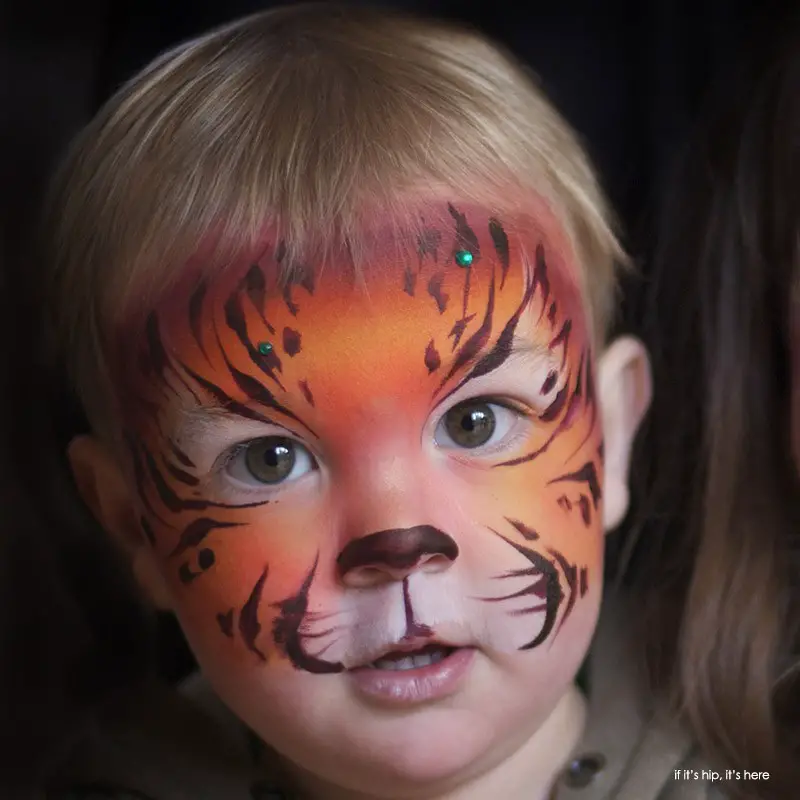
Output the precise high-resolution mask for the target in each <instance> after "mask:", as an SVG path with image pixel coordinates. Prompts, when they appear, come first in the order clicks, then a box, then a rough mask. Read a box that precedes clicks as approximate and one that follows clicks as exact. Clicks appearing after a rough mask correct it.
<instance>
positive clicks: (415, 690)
mask: <svg viewBox="0 0 800 800" xmlns="http://www.w3.org/2000/svg"><path fill="white" fill-rule="evenodd" d="M404 645H406V646H403V645H401V646H399V647H398V646H397V645H395V646H393V648H392V649H391V650H386V651H384V652H383V653H381V654H380V655H379V656H378V657H377V658H374V659H372V660H371V661H369V662H367V663H364V664H362V665H361V666H358V667H355V668H353V669H351V670H349V671H348V672H349V676H350V680H351V681H352V683H353V686H354V688H355V689H356V690H357V691H358V692H359V693H360V694H361V695H362V696H363V697H365V698H366V699H368V700H370V701H372V702H377V703H379V704H381V705H390V706H395V707H397V706H406V707H410V706H416V705H419V704H423V703H430V702H434V701H437V700H440V699H442V698H444V697H447V696H448V695H451V694H454V693H455V692H457V691H459V690H460V688H461V687H462V686H463V685H464V681H465V680H466V678H467V675H468V674H469V672H470V670H471V668H472V665H473V663H474V661H475V656H476V652H477V651H476V649H475V648H474V647H466V646H455V645H450V644H443V643H441V642H431V641H428V642H426V643H424V644H422V643H420V642H410V643H404Z"/></svg>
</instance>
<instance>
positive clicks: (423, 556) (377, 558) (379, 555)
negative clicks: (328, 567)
mask: <svg viewBox="0 0 800 800" xmlns="http://www.w3.org/2000/svg"><path fill="white" fill-rule="evenodd" d="M457 558H458V545H457V544H456V543H455V540H454V539H453V538H452V537H451V536H449V535H448V534H446V533H445V532H444V531H441V530H439V529H438V528H434V527H433V526H432V525H415V526H414V527H411V528H392V529H390V530H384V531H377V532H375V533H370V534H368V535H367V536H362V537H361V538H359V539H353V540H351V541H349V542H348V543H347V544H346V545H345V546H344V548H343V549H342V551H341V553H339V557H338V558H337V560H336V564H337V567H338V570H339V577H340V579H341V581H342V582H343V583H344V584H345V585H346V586H350V587H353V588H364V587H367V586H375V585H378V584H381V583H387V582H389V581H402V580H404V579H405V578H407V577H408V576H409V575H411V574H412V573H413V572H417V571H423V572H440V571H442V570H445V569H447V568H448V567H449V566H450V565H451V564H452V563H453V562H454V561H455V560H456V559H457Z"/></svg>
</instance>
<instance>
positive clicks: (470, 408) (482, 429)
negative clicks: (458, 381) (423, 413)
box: [435, 399, 521, 450]
mask: <svg viewBox="0 0 800 800" xmlns="http://www.w3.org/2000/svg"><path fill="white" fill-rule="evenodd" d="M520 416H521V414H520V412H517V411H515V410H513V409H510V408H507V407H505V406H503V405H500V404H499V403H490V402H488V401H487V400H480V399H477V400H467V401H465V402H463V403H459V404H458V405H456V406H453V407H452V408H451V409H450V410H449V411H448V412H447V413H446V414H445V415H444V416H443V417H442V419H441V421H440V422H439V425H438V429H437V431H436V437H435V438H436V443H437V444H438V445H439V446H440V447H457V448H461V449H465V450H475V449H477V448H479V447H485V446H486V445H490V444H492V443H494V442H495V441H497V440H502V439H503V438H505V436H506V435H507V434H508V432H509V430H510V429H511V428H512V427H513V426H514V423H515V422H516V420H517V419H518V418H519V417H520Z"/></svg>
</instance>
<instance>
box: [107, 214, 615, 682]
mask: <svg viewBox="0 0 800 800" xmlns="http://www.w3.org/2000/svg"><path fill="white" fill-rule="evenodd" d="M441 211H442V213H441V215H439V216H438V217H437V220H438V221H437V224H435V225H431V226H429V227H428V228H427V229H426V230H425V232H424V233H423V236H422V237H420V239H419V240H418V241H415V242H403V241H400V242H399V243H398V241H397V240H394V239H388V240H387V243H386V244H385V245H384V244H380V239H377V240H376V241H378V242H379V243H378V245H376V246H375V248H373V251H371V253H370V260H369V263H368V264H367V266H366V279H365V282H364V284H363V285H361V284H359V283H357V282H354V281H353V279H352V272H351V265H350V262H349V261H348V257H347V254H346V253H340V254H338V256H337V255H336V254H334V255H333V256H332V257H330V258H329V259H328V261H327V263H326V264H325V266H324V269H321V270H319V269H311V270H309V271H308V272H307V273H306V277H305V280H304V281H303V282H302V283H298V284H294V285H290V286H289V287H287V288H285V289H284V288H281V287H279V286H278V285H277V283H276V281H275V279H274V275H275V273H276V271H277V260H278V259H279V258H280V247H279V246H278V245H276V246H274V247H271V248H269V249H268V250H267V251H266V254H265V255H264V257H263V258H261V259H260V260H259V262H258V263H256V264H247V265H245V266H243V267H241V268H231V269H229V270H227V271H225V272H224V273H223V274H221V275H219V276H217V277H215V278H214V279H213V280H205V281H197V282H196V283H195V284H194V285H192V286H182V287H180V288H179V289H178V290H176V291H175V292H174V293H172V295H171V296H170V297H169V298H166V299H165V301H164V302H163V303H162V304H161V305H159V307H158V308H156V309H154V310H152V313H150V314H149V316H148V318H147V323H146V325H145V327H144V331H143V334H142V336H141V337H139V338H138V339H137V348H136V355H135V359H128V360H126V362H125V363H127V364H133V365H135V368H134V369H131V371H130V373H129V374H128V375H127V376H126V382H125V388H124V390H123V391H122V392H121V395H122V396H123V399H124V401H125V402H124V408H125V409H126V419H127V427H128V430H129V433H130V436H129V443H130V449H131V457H132V463H133V465H134V473H135V476H136V482H137V487H138V494H139V497H140V498H141V507H142V525H143V528H144V531H145V534H146V536H147V537H148V539H149V540H150V543H151V546H152V547H153V548H154V549H155V551H156V552H157V553H158V555H159V558H160V559H161V561H162V563H163V567H164V569H165V570H166V572H167V575H168V576H169V579H170V582H171V586H172V590H173V594H174V597H175V598H176V605H177V606H178V607H179V613H180V614H181V618H182V620H183V622H184V626H185V627H189V628H192V629H195V630H198V631H200V630H201V631H203V633H202V634H198V637H201V636H202V637H211V636H213V637H216V646H217V647H218V648H219V649H221V650H223V651H224V653H225V655H224V656H222V658H224V659H226V663H228V664H236V663H240V664H248V665H250V666H251V667H253V668H267V669H276V670H278V669H279V670H283V669H285V668H293V669H296V670H300V671H303V672H306V673H316V674H320V673H328V674H332V673H338V672H342V671H344V670H348V669H352V668H355V667H357V666H359V665H363V664H365V663H366V662H368V661H371V660H372V659H374V658H376V657H379V656H381V655H382V654H385V653H386V652H387V651H390V650H392V649H393V648H394V647H397V646H398V645H399V644H402V643H403V642H417V643H424V642H425V641H426V640H436V641H441V642H447V643H450V644H453V645H464V646H466V645H469V646H471V647H478V648H482V649H484V650H486V651H487V652H499V653H520V654H521V657H522V656H523V655H524V653H526V652H527V651H530V650H534V649H536V648H538V647H539V646H540V645H542V644H544V643H546V642H548V641H551V640H553V639H554V638H555V637H558V636H559V635H560V631H561V630H562V629H563V627H564V626H565V625H567V624H568V623H569V620H570V618H571V616H572V615H573V614H574V613H575V612H576V609H577V608H579V607H580V605H581V602H582V599H583V598H584V596H585V595H586V594H587V592H588V591H589V582H590V580H591V581H596V580H599V578H600V571H601V560H602V546H603V530H602V524H601V502H602V440H601V430H600V418H599V414H598V409H597V405H596V400H595V396H594V389H593V381H592V369H593V361H592V353H591V349H590V337H589V332H588V328H587V324H586V320H585V318H584V313H583V309H582V302H581V297H580V292H579V290H578V288H577V281H576V280H575V270H576V267H575V265H574V264H573V263H571V262H570V255H569V248H568V247H567V246H566V244H565V242H564V239H563V235H562V234H561V232H560V229H559V228H558V226H557V224H556V223H555V221H554V220H553V219H551V218H548V217H546V216H545V217H544V218H543V219H540V220H539V223H538V224H537V226H535V227H531V226H527V227H525V229H524V230H522V228H523V226H521V225H516V226H514V227H513V230H512V228H511V226H506V225H504V223H503V222H502V221H500V220H498V219H494V218H491V217H490V216H489V215H488V214H486V212H484V211H482V210H480V209H473V208H469V209H466V210H465V209H459V208H455V207H453V206H448V207H447V208H444V209H441ZM507 227H508V230H507V229H506V228H507ZM476 430H477V431H478V433H477V434H476ZM487 431H491V435H490V436H489V438H488V439H487V440H486V441H485V442H481V443H480V444H479V445H478V446H474V442H475V441H479V440H480V439H481V436H483V435H484V434H485V433H486V432H487ZM454 432H455V433H454ZM482 432H483V433H482ZM464 442H467V445H468V446H463V443H464ZM292 459H293V460H292ZM287 464H288V465H290V466H291V469H290V471H289V472H288V473H287V476H286V479H285V480H281V481H279V482H273V483H269V482H266V483H265V482H264V479H263V477H264V475H267V476H269V477H270V478H271V477H272V476H274V475H278V474H280V469H279V467H281V465H283V466H284V467H285V466H286V465H287ZM254 465H255V467H254ZM276 465H277V466H276ZM298 465H299V466H298ZM259 470H260V471H259ZM190 638H191V637H190Z"/></svg>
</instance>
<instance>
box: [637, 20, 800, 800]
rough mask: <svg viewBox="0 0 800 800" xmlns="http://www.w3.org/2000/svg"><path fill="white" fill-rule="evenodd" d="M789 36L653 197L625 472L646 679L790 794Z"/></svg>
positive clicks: (793, 125)
mask: <svg viewBox="0 0 800 800" xmlns="http://www.w3.org/2000/svg"><path fill="white" fill-rule="evenodd" d="M798 44H800V40H798V38H797V35H796V32H795V33H794V35H793V36H789V37H788V46H787V47H786V48H785V50H782V48H780V47H774V49H773V52H772V57H771V58H770V61H771V63H770V65H769V66H768V68H767V69H766V70H764V69H761V70H750V73H751V75H750V78H749V79H748V81H747V85H746V86H745V87H744V88H742V87H741V86H739V85H738V84H735V83H734V82H733V81H731V88H734V89H735V93H732V94H733V96H732V98H729V100H730V101H732V102H729V101H728V100H723V101H722V103H721V104H720V107H719V108H716V110H715V111H714V113H713V115H712V117H711V118H710V119H708V120H707V121H706V125H705V126H704V128H703V130H702V137H701V139H700V141H698V142H696V143H695V144H694V147H693V149H692V150H691V151H690V153H689V154H688V158H687V159H686V163H685V165H684V169H682V170H681V172H680V177H679V180H678V181H677V182H676V190H675V191H674V192H673V195H672V197H671V201H670V202H669V203H668V205H667V213H666V215H665V219H664V225H663V234H662V240H661V245H660V252H659V257H658V259H657V261H656V267H655V270H654V275H653V279H652V281H651V283H650V286H649V290H648V295H649V298H648V302H647V303H645V304H644V306H643V311H644V323H645V333H646V339H647V342H648V345H650V348H651V352H652V353H653V354H654V379H655V382H656V384H657V385H658V387H659V392H658V393H657V394H656V398H655V401H654V405H653V409H652V412H651V414H650V417H649V420H648V426H647V431H648V435H646V436H644V437H643V439H642V442H641V444H642V458H641V460H640V461H639V462H638V464H637V468H636V472H637V474H638V475H640V476H649V477H648V478H647V479H646V483H647V484H648V485H647V488H646V495H647V501H646V502H645V504H644V505H643V506H642V508H641V509H640V510H641V513H642V517H643V519H644V520H645V521H646V528H647V530H646V535H645V536H644V537H643V543H644V547H645V550H646V551H647V552H648V553H649V554H650V555H651V557H652V558H651V562H650V564H649V565H647V564H642V565H640V568H639V569H637V573H638V575H639V578H640V579H641V581H642V582H643V583H644V584H645V585H646V597H645V604H646V605H647V606H648V607H649V608H651V609H652V613H651V614H650V615H649V624H648V626H647V632H646V639H647V642H646V644H647V645H648V649H649V651H650V653H651V655H652V656H653V658H652V661H651V666H652V678H653V682H654V685H655V687H656V689H657V690H658V691H659V692H660V693H667V692H669V693H671V694H673V695H674V697H675V700H676V702H677V704H678V705H679V706H680V707H681V709H682V712H683V716H684V718H685V719H687V721H688V722H689V723H690V725H691V727H692V729H693V731H694V734H695V738H696V739H697V740H698V741H699V742H700V743H701V744H702V745H703V749H704V751H705V752H706V753H708V754H713V755H716V756H717V757H718V758H719V760H720V761H722V762H723V763H725V764H727V765H728V766H729V767H731V768H739V769H741V768H747V769H748V770H750V771H752V772H761V773H763V772H768V773H769V774H770V779H769V781H768V782H765V781H761V786H759V785H757V784H756V783H753V782H750V783H749V785H748V788H749V790H750V791H752V792H759V791H761V792H763V793H764V796H769V797H794V796H796V794H797V785H798V774H797V766H796V765H797V763H798V762H797V753H798V749H799V748H798V744H800V743H799V742H798V738H797V731H798V730H800V728H798V724H799V723H800V718H799V715H798V711H800V709H799V708H798V693H797V688H798V687H797V683H796V678H795V676H796V674H797V658H798V644H800V643H799V642H798V638H797V620H798V619H800V609H798V607H797V600H796V592H794V591H793V589H792V587H793V585H794V584H795V583H796V574H797V570H798V566H799V565H798V555H797V547H798V540H797V535H798V531H800V505H799V504H798V501H799V500H800V482H799V481H798V474H800V447H799V446H798V433H797V432H798V430H800V392H798V387H800V360H798V352H799V350H798V345H799V344H800V337H799V336H798V331H799V330H800V328H799V327H798V325H800V304H798V290H799V289H800V250H799V249H798V244H799V243H800V203H799V202H798V200H800V194H798V191H797V187H798V185H799V184H800V140H799V139H798V130H800V101H798V96H799V95H798V91H800V56H799V55H798V54H800V48H798ZM776 52H777V53H778V54H779V55H778V56H777V57H775V53H776ZM762 66H763V65H762ZM759 74H760V79H759V80H755V81H754V80H753V76H754V75H755V76H757V75H759ZM665 309H666V310H667V311H666V312H665ZM676 309H677V310H678V311H677V313H676ZM792 387H793V388H792ZM789 787H791V788H789Z"/></svg>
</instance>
